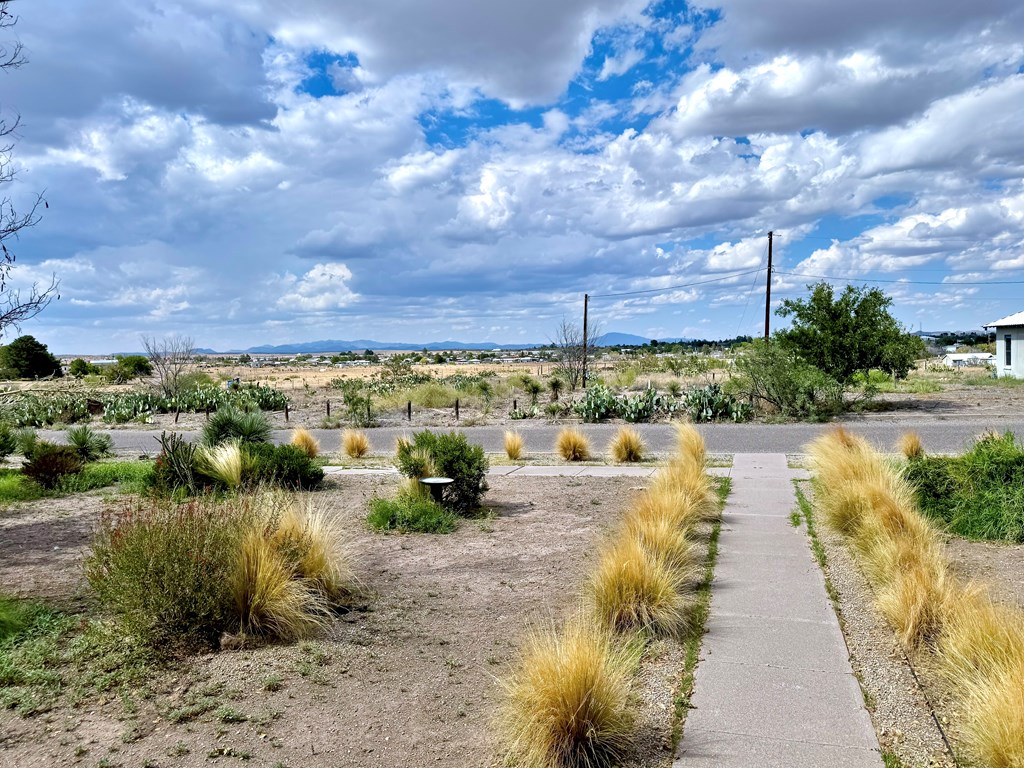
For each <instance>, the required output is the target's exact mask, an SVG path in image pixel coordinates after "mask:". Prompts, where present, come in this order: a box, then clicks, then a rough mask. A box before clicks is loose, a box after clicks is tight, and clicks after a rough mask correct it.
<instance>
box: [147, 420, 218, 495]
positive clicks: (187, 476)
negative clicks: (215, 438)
mask: <svg viewBox="0 0 1024 768" xmlns="http://www.w3.org/2000/svg"><path fill="white" fill-rule="evenodd" d="M158 440H159V442H160V453H159V454H157V457H156V461H155V462H154V464H153V486H154V487H155V488H156V490H157V491H158V492H160V493H165V494H166V493H172V492H174V491H176V490H178V489H182V490H184V491H185V492H186V493H190V494H194V493H198V492H199V490H200V489H201V488H202V487H203V486H204V485H205V483H206V478H204V476H203V475H202V473H201V472H200V471H199V468H198V458H197V457H196V450H197V448H196V446H195V445H193V444H192V443H190V442H189V441H188V440H186V439H185V438H183V437H182V436H181V435H179V434H177V433H175V432H169V433H168V432H161V433H160V437H159V438H158Z"/></svg>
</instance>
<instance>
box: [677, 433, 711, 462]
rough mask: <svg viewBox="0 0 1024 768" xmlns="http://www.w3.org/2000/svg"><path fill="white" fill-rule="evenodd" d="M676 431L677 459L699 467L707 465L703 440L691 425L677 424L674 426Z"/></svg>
mask: <svg viewBox="0 0 1024 768" xmlns="http://www.w3.org/2000/svg"><path fill="white" fill-rule="evenodd" d="M675 430H676V451H677V453H678V455H679V458H681V459H683V460H684V461H690V462H692V463H694V464H697V465H698V466H700V467H702V468H703V467H704V465H705V464H706V463H707V449H706V447H705V445H704V438H703V437H701V434H700V432H698V431H697V429H696V427H694V426H693V424H690V423H688V422H679V423H677V424H676V425H675Z"/></svg>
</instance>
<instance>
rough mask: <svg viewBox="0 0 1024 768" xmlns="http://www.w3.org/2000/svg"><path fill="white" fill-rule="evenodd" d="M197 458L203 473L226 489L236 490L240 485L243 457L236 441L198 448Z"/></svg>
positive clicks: (243, 464) (243, 463)
mask: <svg viewBox="0 0 1024 768" xmlns="http://www.w3.org/2000/svg"><path fill="white" fill-rule="evenodd" d="M197 456H198V457H199V461H200V465H201V467H202V470H203V472H205V473H206V474H207V475H209V476H210V477H212V478H214V479H216V480H219V481H220V482H222V483H224V485H226V486H227V487H228V488H238V486H240V485H241V484H242V472H243V470H244V468H245V457H244V455H243V454H242V447H241V445H239V443H238V441H237V440H229V441H226V442H223V443H220V444H219V445H214V446H200V447H199V449H198V451H197Z"/></svg>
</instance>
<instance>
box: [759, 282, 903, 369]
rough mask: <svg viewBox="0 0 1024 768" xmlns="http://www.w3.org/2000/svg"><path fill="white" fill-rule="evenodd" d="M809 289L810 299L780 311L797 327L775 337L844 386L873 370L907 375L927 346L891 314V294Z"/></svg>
mask: <svg viewBox="0 0 1024 768" xmlns="http://www.w3.org/2000/svg"><path fill="white" fill-rule="evenodd" d="M807 288H808V290H810V292H811V295H810V296H808V297H807V298H806V299H786V300H785V301H783V302H782V307H780V308H779V310H778V312H777V313H776V314H778V315H779V316H780V317H789V318H792V327H790V328H789V329H787V330H783V331H779V332H778V333H776V334H775V337H774V338H775V339H777V340H778V342H779V343H780V344H782V345H783V346H784V347H786V348H787V349H790V350H792V351H793V352H794V353H796V354H797V355H798V356H799V357H800V358H801V359H802V360H804V361H806V362H808V363H810V364H811V365H813V366H814V367H815V368H817V369H819V370H821V371H824V372H825V373H827V374H828V375H829V376H832V377H833V378H835V379H836V380H837V381H839V382H841V383H843V384H847V383H849V381H850V380H851V378H853V375H854V374H855V373H858V372H860V373H864V374H865V375H866V374H867V372H868V371H869V370H870V369H872V368H879V369H881V370H884V371H886V372H887V373H889V374H891V375H892V376H894V377H895V378H898V379H901V378H904V377H905V376H906V375H907V372H908V371H909V370H910V369H911V367H913V365H914V360H915V359H916V356H917V355H918V354H920V353H921V352H922V351H923V350H922V344H921V340H920V339H919V338H918V337H917V336H914V335H912V334H909V333H907V331H906V329H904V328H903V326H902V325H900V323H899V321H897V320H896V318H894V317H893V316H892V315H891V314H890V313H889V308H890V307H891V306H892V299H891V298H890V297H889V296H887V295H886V294H885V293H884V292H882V291H881V290H880V289H878V288H859V287H856V286H853V285H848V286H846V288H845V289H844V290H843V292H842V293H841V294H840V295H839V296H836V295H835V290H834V288H833V286H831V285H830V284H828V283H824V282H822V283H817V284H815V285H809V286H807Z"/></svg>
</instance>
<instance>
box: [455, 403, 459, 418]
mask: <svg viewBox="0 0 1024 768" xmlns="http://www.w3.org/2000/svg"><path fill="white" fill-rule="evenodd" d="M455 420H456V421H458V420H459V398H457V397H456V398H455Z"/></svg>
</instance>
